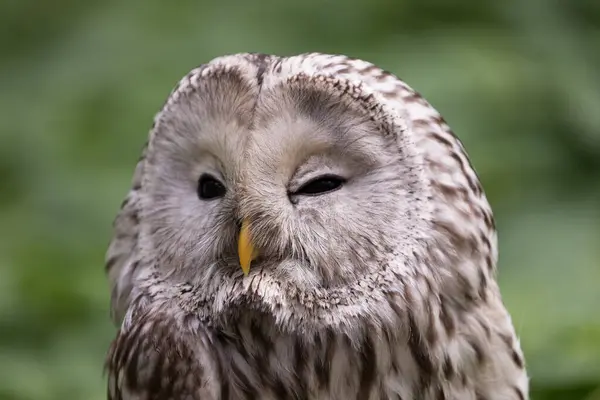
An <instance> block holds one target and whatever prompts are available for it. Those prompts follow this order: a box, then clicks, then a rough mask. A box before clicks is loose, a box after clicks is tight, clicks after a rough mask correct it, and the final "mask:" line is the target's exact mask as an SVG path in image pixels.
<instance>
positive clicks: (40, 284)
mask: <svg viewBox="0 0 600 400" xmlns="http://www.w3.org/2000/svg"><path fill="white" fill-rule="evenodd" d="M0 26H2V27H3V29H5V32H4V33H3V34H2V35H0V54H2V58H1V62H0V88H1V90H0V113H1V118H0V237H1V238H2V239H1V240H0V399H15V400H29V399H35V400H54V399H56V400H58V399H89V400H94V399H98V400H99V399H103V398H105V395H104V393H105V391H104V385H105V383H104V380H103V377H102V363H103V359H104V354H105V351H106V349H107V347H108V344H109V342H110V340H111V339H112V336H113V334H114V328H113V327H112V326H111V324H110V323H109V319H108V295H109V293H108V288H107V284H106V279H105V277H104V271H103V256H104V251H105V249H106V246H107V243H108V240H109V238H110V234H111V226H110V224H111V221H112V219H113V217H114V215H115V214H116V211H117V210H118V207H119V204H120V202H121V200H122V198H123V197H124V195H125V193H126V192H127V190H128V188H129V181H130V178H131V175H132V173H133V167H134V165H135V162H136V160H137V158H138V156H139V154H140V150H141V147H142V145H143V143H144V141H145V137H146V134H147V131H148V129H149V127H150V125H151V122H152V117H153V114H154V113H155V112H156V111H157V110H158V109H159V107H160V106H161V104H162V102H163V100H164V99H165V97H166V95H167V94H168V93H169V91H170V89H171V88H172V87H173V86H174V84H175V83H176V82H177V80H178V79H179V78H180V77H181V76H183V75H184V74H185V73H186V72H187V71H188V70H189V69H191V68H192V67H194V66H196V65H198V64H200V63H203V62H205V61H208V60H209V59H211V58H212V57H215V56H218V55H222V54H226V53H234V52H239V51H260V52H273V53H279V54H282V55H288V54H294V53H300V52H305V51H321V52H331V53H345V54H349V55H352V56H355V57H359V58H365V59H368V60H370V61H372V62H374V63H376V64H379V65H381V66H382V67H384V68H386V69H388V70H390V71H393V72H394V73H396V74H397V75H399V76H400V77H401V78H403V79H405V80H406V81H407V82H408V83H409V84H411V85H412V86H413V87H415V88H416V89H417V90H419V91H420V92H421V93H422V94H423V95H425V97H426V98H427V99H429V100H430V102H432V103H433V104H434V105H435V107H436V108H438V109H439V110H440V111H441V112H442V114H443V115H444V116H445V117H446V119H447V120H448V122H449V124H450V125H451V126H452V127H453V128H454V130H455V131H456V133H457V134H458V135H459V136H460V137H461V138H462V139H463V141H464V143H465V145H466V147H467V149H468V150H469V153H470V155H471V157H472V160H473V163H474V165H475V167H476V168H477V170H478V172H479V174H480V176H481V178H482V181H483V184H484V187H485V188H486V191H487V193H488V196H489V198H490V201H491V203H492V205H493V207H494V209H495V212H496V217H497V222H498V227H499V234H500V245H501V248H500V260H501V261H500V283H501V286H502V290H503V293H504V299H505V302H506V304H507V306H508V307H509V309H510V311H511V312H512V315H513V319H514V322H515V325H516V327H517V329H518V332H519V335H520V337H521V341H522V345H523V347H524V350H525V353H526V358H527V362H528V367H529V371H530V374H531V377H532V387H533V396H534V398H535V399H539V400H543V399H548V400H550V399H553V400H554V399H588V400H592V399H600V386H599V385H600V312H599V311H598V309H599V307H600V287H599V285H600V247H599V245H600V112H599V110H600V74H598V71H600V52H599V51H598V49H600V2H598V1H596V0H581V1H577V0H572V1H570V2H568V1H562V2H560V1H558V0H522V1H519V0H505V1H497V2H486V1H476V0H469V1H468V0H455V1H451V2H448V1H445V0H426V1H417V0H415V1H408V0H397V1H395V2H391V1H383V0H373V1H370V2H366V1H359V0H347V1H345V2H334V1H332V0H325V1H322V0H321V1H318V0H305V1H303V2H292V1H284V0H280V1H275V0H270V1H269V0H264V1H260V2H257V1H255V2H250V1H248V2H241V1H239V2H234V1H232V0H223V1H221V2H208V1H197V0H196V1H192V0H180V1H178V2H165V1H158V0H145V1H141V0H137V1H136V0H130V1H121V2H116V1H110V0H109V1H105V2H100V1H88V2H82V1H75V0H55V1H53V2H42V1H33V0H19V1H17V0H6V1H3V2H2V3H1V4H0Z"/></svg>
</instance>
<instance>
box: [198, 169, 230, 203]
mask: <svg viewBox="0 0 600 400" xmlns="http://www.w3.org/2000/svg"><path fill="white" fill-rule="evenodd" d="M224 195H225V186H223V184H222V183H221V182H219V181H218V180H216V179H215V178H213V177H212V176H210V175H208V174H203V175H202V176H201V177H200V180H199V181H198V197H200V198H201V199H202V200H210V199H215V198H217V197H223V196H224Z"/></svg>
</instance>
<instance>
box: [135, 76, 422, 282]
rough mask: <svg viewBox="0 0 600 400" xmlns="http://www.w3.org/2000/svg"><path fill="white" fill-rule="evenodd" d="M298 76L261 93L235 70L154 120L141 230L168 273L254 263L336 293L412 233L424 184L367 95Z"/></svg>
mask: <svg viewBox="0 0 600 400" xmlns="http://www.w3.org/2000/svg"><path fill="white" fill-rule="evenodd" d="M294 78H295V79H290V78H289V77H288V78H287V79H286V80H285V81H280V82H274V83H273V84H271V85H265V84H264V83H263V87H262V88H261V90H260V91H259V90H258V88H257V83H256V81H255V80H254V81H253V80H252V79H249V78H247V77H245V76H244V75H243V74H242V73H241V72H240V71H239V70H237V69H235V68H234V69H231V70H228V71H226V72H220V73H217V74H215V75H210V76H207V77H204V78H203V79H202V80H201V81H199V87H198V88H197V89H196V90H194V91H193V92H190V93H189V94H186V95H185V96H181V97H180V98H178V100H177V102H176V103H174V104H172V105H171V107H168V108H167V109H166V110H165V111H164V112H163V113H162V114H161V115H160V117H159V118H158V119H157V121H156V126H155V133H154V135H153V138H152V139H151V142H150V145H149V148H148V163H147V166H146V170H145V179H144V183H143V186H144V187H145V188H146V191H147V192H146V193H147V197H146V198H145V201H144V203H143V210H142V220H143V221H144V222H145V225H144V229H143V230H142V235H143V236H144V237H145V239H146V243H147V245H148V249H147V250H148V253H150V254H152V258H154V259H155V260H156V264H157V265H158V266H159V268H160V269H162V270H164V271H177V272H178V273H180V274H183V275H184V276H185V277H186V279H187V280H200V281H201V280H202V279H205V277H207V274H209V273H214V272H215V270H218V271H219V273H220V274H224V275H229V276H234V275H235V276H239V277H240V279H241V277H242V269H241V268H240V264H244V263H246V265H245V266H246V267H247V266H248V265H247V264H248V263H249V262H250V261H251V266H250V275H252V274H253V273H256V272H257V271H260V272H261V274H267V275H269V276H270V277H271V278H272V279H274V280H275V281H279V282H282V283H285V284H293V285H294V286H296V287H299V288H303V289H311V288H317V287H325V288H327V287H335V286H339V285H345V284H349V283H351V282H355V281H357V280H360V278H361V276H364V275H365V274H366V273H369V272H373V271H374V270H375V269H377V268H378V267H379V266H380V265H381V263H382V262H383V261H384V259H385V258H386V257H390V256H392V255H393V254H395V253H397V252H398V251H399V250H398V247H399V244H400V241H399V238H402V237H405V238H408V237H409V236H410V229H411V224H412V222H411V220H410V215H411V210H413V209H414V206H415V202H414V197H415V196H414V193H415V192H417V191H418V186H419V180H418V176H417V175H416V174H415V173H414V171H415V166H414V165H412V159H411V157H410V156H409V155H408V154H406V152H405V151H403V149H402V148H401V146H400V142H399V140H398V136H397V134H396V133H397V132H394V131H393V130H392V129H391V127H390V126H386V125H385V124H383V123H382V122H381V121H376V120H374V119H373V118H372V116H371V115H370V114H369V110H368V109H367V107H368V106H369V104H368V99H366V101H357V100H356V99H354V98H351V97H349V96H348V95H347V94H345V93H344V92H343V91H342V90H341V89H339V88H338V89H336V88H335V87H333V86H331V85H330V84H323V82H320V81H315V80H313V79H309V78H306V77H303V76H302V75H299V76H297V77H294ZM345 83H346V84H347V82H345ZM412 225H414V224H412ZM242 227H244V230H242ZM246 229H247V232H245V231H246ZM242 231H244V232H243V233H242ZM244 247H246V250H244ZM244 252H246V253H247V254H243V253H244ZM250 253H253V254H250ZM244 258H246V260H244Z"/></svg>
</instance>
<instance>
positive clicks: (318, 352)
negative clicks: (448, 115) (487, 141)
mask: <svg viewBox="0 0 600 400" xmlns="http://www.w3.org/2000/svg"><path fill="white" fill-rule="evenodd" d="M242 223H243V224H244V226H245V227H246V226H247V227H248V232H247V235H246V233H242V234H241V236H240V227H241V226H242ZM238 240H240V241H242V242H243V243H242V244H243V245H244V246H246V245H248V246H250V247H247V250H241V249H243V248H246V247H244V246H240V247H239V248H240V253H243V254H241V255H239V254H238ZM496 242H497V241H496V231H495V225H494V220H493V216H492V211H491V209H490V206H489V204H488V202H487V200H486V197H485V194H484V192H483V189H482V187H481V185H480V183H479V179H478V177H477V175H476V174H475V172H474V170H473V168H472V166H471V164H470V162H469V159H468V157H467V154H466V152H465V150H464V148H463V146H462V144H461V142H460V141H459V140H458V139H457V138H456V136H455V135H454V134H453V133H452V131H451V130H450V128H449V127H448V125H447V124H446V122H445V121H444V120H443V119H442V117H441V116H440V115H439V114H438V113H437V112H436V111H435V109H434V108H433V107H431V105H429V103H427V102H426V101H425V100H424V99H423V98H422V97H421V96H420V95H419V94H418V93H416V92H415V91H414V90H413V89H411V88H410V87H409V86H408V85H407V84H405V83H404V82H402V81H401V80H399V79H398V78H396V77H395V76H394V75H392V74H390V73H388V72H385V71H383V70H381V69H379V68H377V67H376V66H374V65H372V64H370V63H368V62H365V61H362V60H357V59H351V58H348V57H345V56H332V55H325V54H317V53H313V54H304V55H300V56H295V57H288V58H280V57H276V56H269V55H257V54H237V55H232V56H226V57H221V58H217V59H215V60H213V61H211V62H210V63H208V64H206V65H203V66H201V67H199V68H197V69H194V70H193V71H191V72H190V73H189V74H188V75H187V76H186V77H184V78H183V79H182V80H181V82H180V83H179V84H178V86H177V87H176V88H175V89H174V90H173V92H172V93H171V95H170V96H169V98H168V100H167V101H166V103H165V105H164V107H163V109H162V110H161V112H160V113H158V114H157V116H156V118H155V121H154V125H153V127H152V130H151V132H150V137H149V140H148V143H147V145H146V147H145V149H144V151H143V155H142V158H141V159H140V161H139V163H138V166H137V168H136V172H135V175H134V179H133V184H132V190H131V191H130V193H129V194H128V196H127V198H126V199H125V201H124V203H123V206H122V209H121V212H120V213H119V215H118V216H117V219H116V221H115V235H114V238H113V241H112V242H111V245H110V248H109V250H108V253H107V264H106V268H107V272H108V275H109V280H110V283H111V286H112V310H113V319H114V321H115V322H116V323H117V324H119V325H120V330H119V332H118V334H117V337H116V339H115V341H114V342H113V344H112V346H111V348H110V351H109V355H108V358H107V364H106V365H107V371H108V376H109V385H108V398H109V399H114V400H116V399H122V400H132V399H138V400H150V399H155V400H167V399H209V400H213V399H214V400H217V399H224V400H225V399H231V400H234V399H346V398H353V399H373V400H375V399H404V400H406V399H423V400H429V399H525V398H528V380H527V375H526V372H525V367H524V360H523V356H522V352H521V350H520V347H519V343H518V340H517V338H516V335H515V332H514V329H513V326H512V323H511V319H510V316H509V314H508V312H507V311H506V309H505V307H504V305H503V304H502V300H501V296H500V292H499V289H498V285H497V283H496V277H495V274H496V271H495V265H496V260H497V244H496ZM238 257H240V258H242V259H243V260H242V263H243V264H244V263H246V261H248V260H251V264H250V270H249V273H248V275H247V276H245V275H244V274H243V273H242V271H241V268H240V261H239V259H238ZM244 260H246V261H244ZM248 262H249V261H248Z"/></svg>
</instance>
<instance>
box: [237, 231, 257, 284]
mask: <svg viewBox="0 0 600 400" xmlns="http://www.w3.org/2000/svg"><path fill="white" fill-rule="evenodd" d="M238 256H239V257H240V266H241V267H242V271H244V275H248V272H250V263H251V262H252V260H254V259H255V258H256V257H257V256H258V252H257V251H256V249H255V248H254V245H253V244H252V239H251V237H250V230H249V224H248V221H247V220H244V221H243V222H242V229H241V230H240V237H239V239H238Z"/></svg>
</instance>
